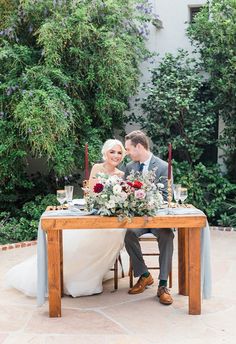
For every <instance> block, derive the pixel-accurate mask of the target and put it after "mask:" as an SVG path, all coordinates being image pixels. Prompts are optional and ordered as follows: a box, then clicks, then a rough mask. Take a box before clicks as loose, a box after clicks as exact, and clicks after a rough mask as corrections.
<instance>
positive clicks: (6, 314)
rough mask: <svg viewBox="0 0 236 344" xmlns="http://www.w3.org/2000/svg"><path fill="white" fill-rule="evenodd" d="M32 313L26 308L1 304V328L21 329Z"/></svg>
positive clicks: (10, 330) (3, 329) (2, 329)
mask: <svg viewBox="0 0 236 344" xmlns="http://www.w3.org/2000/svg"><path fill="white" fill-rule="evenodd" d="M31 315H32V311H31V310H29V309H26V308H22V307H18V306H11V305H5V304H0V329H1V331H4V332H12V331H19V330H20V329H21V328H22V327H24V326H25V324H26V323H27V321H28V320H29V318H30V317H31Z"/></svg>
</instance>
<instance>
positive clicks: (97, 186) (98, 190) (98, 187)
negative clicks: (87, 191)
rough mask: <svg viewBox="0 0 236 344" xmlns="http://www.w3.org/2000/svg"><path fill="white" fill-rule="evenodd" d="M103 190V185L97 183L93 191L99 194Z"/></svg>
mask: <svg viewBox="0 0 236 344" xmlns="http://www.w3.org/2000/svg"><path fill="white" fill-rule="evenodd" d="M103 188H104V185H103V184H101V183H97V184H95V185H94V188H93V191H94V192H95V193H100V192H102V190H103Z"/></svg>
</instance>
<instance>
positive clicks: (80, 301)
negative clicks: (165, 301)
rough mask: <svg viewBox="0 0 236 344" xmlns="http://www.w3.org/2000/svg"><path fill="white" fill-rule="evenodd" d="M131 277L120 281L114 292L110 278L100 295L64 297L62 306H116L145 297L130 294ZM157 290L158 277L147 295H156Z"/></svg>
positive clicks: (92, 307) (81, 307) (93, 307)
mask: <svg viewBox="0 0 236 344" xmlns="http://www.w3.org/2000/svg"><path fill="white" fill-rule="evenodd" d="M128 290H129V278H128V277H125V278H123V279H121V280H120V281H119V289H118V291H115V292H114V289H113V281H112V280H109V281H106V282H105V283H104V290H103V293H101V294H98V295H91V296H86V297H77V298H73V297H70V296H65V297H63V299H62V307H71V308H80V309H84V308H86V309H87V308H91V309H97V308H106V307H110V306H115V305H117V304H120V303H123V302H131V301H133V300H139V299H143V297H144V296H143V294H139V295H132V296H131V295H129V294H128ZM156 290H157V279H156V281H155V283H154V285H152V286H151V287H150V288H148V289H147V290H146V293H145V297H146V296H148V295H150V296H155V295H156Z"/></svg>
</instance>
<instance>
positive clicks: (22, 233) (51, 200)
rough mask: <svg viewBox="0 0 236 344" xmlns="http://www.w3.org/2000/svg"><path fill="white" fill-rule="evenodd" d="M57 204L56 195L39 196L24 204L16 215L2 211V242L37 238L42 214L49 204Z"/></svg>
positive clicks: (0, 242)
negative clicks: (12, 215)
mask: <svg viewBox="0 0 236 344" xmlns="http://www.w3.org/2000/svg"><path fill="white" fill-rule="evenodd" d="M52 204H57V200H56V196H55V195H53V194H49V195H47V196H46V197H44V196H37V197H36V198H35V200H34V201H31V202H27V203H25V204H24V206H23V207H22V209H21V210H18V214H17V216H16V217H11V213H10V212H1V213H0V244H6V243H14V242H19V241H29V240H35V239H36V238H37V230H38V223H39V219H40V216H41V215H42V213H43V212H44V211H45V209H46V207H47V206H48V205H52Z"/></svg>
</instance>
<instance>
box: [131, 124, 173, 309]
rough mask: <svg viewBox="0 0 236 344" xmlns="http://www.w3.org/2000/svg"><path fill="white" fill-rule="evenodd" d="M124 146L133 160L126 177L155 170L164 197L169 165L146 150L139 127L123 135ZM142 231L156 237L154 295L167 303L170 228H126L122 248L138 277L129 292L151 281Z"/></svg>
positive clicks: (170, 243)
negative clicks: (156, 272)
mask: <svg viewBox="0 0 236 344" xmlns="http://www.w3.org/2000/svg"><path fill="white" fill-rule="evenodd" d="M125 148H126V152H127V155H129V156H130V158H131V159H132V160H133V161H131V162H130V163H128V164H127V166H126V169H125V178H126V177H127V176H128V175H129V174H130V172H131V171H132V170H134V171H139V172H140V173H145V172H147V171H150V170H152V169H155V170H156V182H157V183H158V182H161V183H163V184H164V191H163V197H164V200H167V171H168V164H167V163H166V162H165V161H163V160H161V159H160V158H158V157H156V156H154V155H153V154H152V153H151V151H150V149H149V140H148V138H147V136H146V135H145V134H144V133H143V132H142V131H140V130H137V131H132V132H131V133H130V134H128V135H126V137H125ZM145 233H152V234H154V235H155V236H156V238H157V242H158V246H159V251H160V256H159V264H160V274H159V286H158V290H157V297H158V299H159V301H160V303H162V304H164V305H170V304H171V303H172V302H173V299H172V297H171V294H170V292H169V290H168V289H167V279H168V275H169V273H170V270H171V264H172V255H173V238H174V234H173V231H172V229H171V228H167V229H166V228H165V229H164V228H138V229H127V232H126V236H125V247H126V250H127V252H128V254H129V256H130V258H131V263H132V266H133V269H134V276H135V277H139V279H138V282H137V283H136V284H135V285H134V286H133V288H131V289H130V290H129V294H139V293H142V292H143V291H144V290H145V288H146V287H147V286H150V285H151V284H153V283H154V281H153V278H152V276H151V274H150V272H149V271H148V269H147V266H146V265H145V262H144V260H143V255H142V252H141V247H140V243H139V240H138V237H139V236H141V235H142V234H145Z"/></svg>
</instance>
